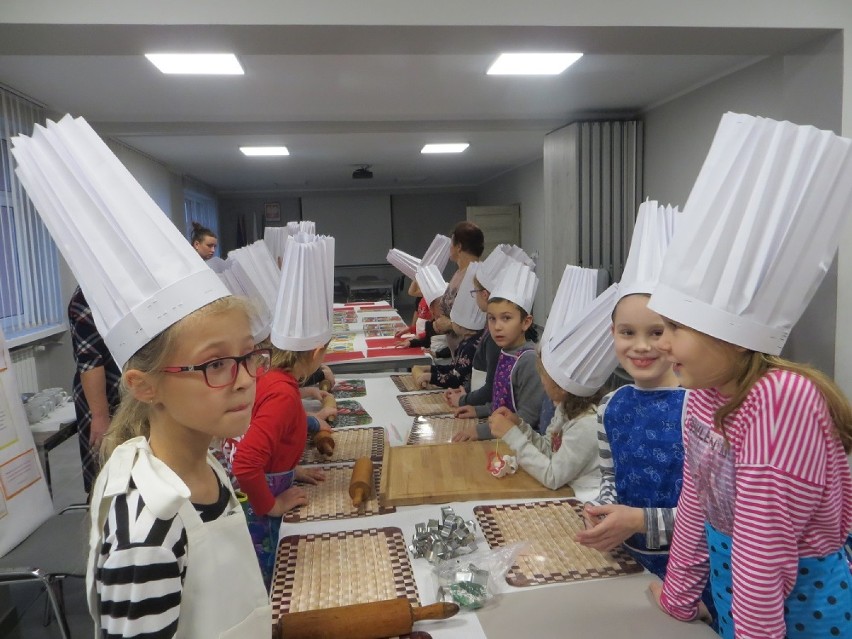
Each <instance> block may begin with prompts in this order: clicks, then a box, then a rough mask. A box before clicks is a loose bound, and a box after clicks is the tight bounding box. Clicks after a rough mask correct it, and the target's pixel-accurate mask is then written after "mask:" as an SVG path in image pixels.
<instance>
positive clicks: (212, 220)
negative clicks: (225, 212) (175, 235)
mask: <svg viewBox="0 0 852 639" xmlns="http://www.w3.org/2000/svg"><path fill="white" fill-rule="evenodd" d="M183 212H184V216H185V218H186V237H187V239H189V240H191V239H192V223H193V222H198V223H199V224H201V226H206V227H207V228H208V229H210V230H211V231H213V234H214V235H215V236H216V237H219V211H218V209H217V207H216V200H214V199H213V198H210V197H207V196H206V195H201V194H200V193H196V192H195V191H190V190H189V189H184V191H183ZM216 254H217V255H218V254H219V249H218V248H217V249H216Z"/></svg>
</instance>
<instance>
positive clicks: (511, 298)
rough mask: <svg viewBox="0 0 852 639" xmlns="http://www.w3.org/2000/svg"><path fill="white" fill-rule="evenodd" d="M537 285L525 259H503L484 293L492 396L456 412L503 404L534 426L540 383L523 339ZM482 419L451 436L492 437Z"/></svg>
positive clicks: (474, 412)
mask: <svg viewBox="0 0 852 639" xmlns="http://www.w3.org/2000/svg"><path fill="white" fill-rule="evenodd" d="M537 288H538V278H537V277H536V274H535V273H534V272H533V271H532V269H530V268H529V267H528V266H526V265H525V264H521V263H520V262H516V261H514V260H511V261H510V262H509V263H507V264H506V266H505V268H504V269H503V271H502V273H501V274H500V276H499V279H498V280H497V282H496V284H495V285H494V288H493V290H492V291H491V292H490V297H489V298H488V314H487V319H488V331H489V333H490V334H491V338H492V339H493V340H494V342H495V344H497V346H499V347H500V356H499V357H498V360H497V365H496V368H495V371H494V381H493V385H492V388H491V401H490V402H489V403H487V404H485V405H483V406H462V407H461V408H459V409H458V410H457V411H456V416H458V417H487V416H488V415H490V414H491V413H492V412H494V411H495V410H497V409H498V408H500V407H502V406H506V407H507V408H508V409H509V410H510V411H512V412H513V413H517V414H518V415H520V416H521V419H523V420H524V421H525V422H526V423H527V424H530V426H532V427H533V428H538V423H539V416H540V409H541V405H542V400H543V398H544V388H543V387H542V385H541V378H540V377H539V375H538V371H537V370H536V367H535V361H536V356H535V344H534V343H533V342H532V341H531V340H529V339H528V337H527V330H528V329H529V328H530V326H532V322H533V316H532V305H533V301H534V300H535V292H536V289H537ZM491 437H492V435H491V431H490V429H489V428H488V424H487V423H481V424H477V425H476V426H475V427H472V428H468V429H465V430H463V431H459V432H458V433H456V435H455V436H454V438H453V441H467V440H472V439H491Z"/></svg>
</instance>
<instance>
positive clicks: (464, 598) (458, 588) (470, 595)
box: [445, 581, 486, 610]
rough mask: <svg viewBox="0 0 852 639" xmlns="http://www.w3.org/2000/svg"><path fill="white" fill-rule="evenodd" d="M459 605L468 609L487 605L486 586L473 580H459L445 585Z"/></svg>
mask: <svg viewBox="0 0 852 639" xmlns="http://www.w3.org/2000/svg"><path fill="white" fill-rule="evenodd" d="M445 588H446V590H447V591H448V592H449V593H450V595H451V596H452V598H453V601H455V602H456V603H457V604H458V605H459V606H461V607H462V608H466V609H468V610H476V609H477V608H482V606H484V605H485V599H486V592H485V586H482V585H480V584H475V583H473V582H472V581H459V582H456V583H453V584H450V585H449V586H445Z"/></svg>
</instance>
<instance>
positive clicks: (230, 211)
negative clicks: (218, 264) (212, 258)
mask: <svg viewBox="0 0 852 639" xmlns="http://www.w3.org/2000/svg"><path fill="white" fill-rule="evenodd" d="M272 202H277V203H278V204H279V205H280V206H281V221H280V222H269V223H268V224H267V226H286V225H287V222H292V221H294V220H298V219H300V211H301V206H300V204H299V198H298V197H294V196H293V195H289V194H282V193H270V194H266V195H257V196H243V197H241V196H224V197H219V255H220V256H221V257H222V258H223V259H224V258H226V257H227V256H228V251H231V250H233V249H235V248H239V246H238V245H237V222H238V220H239V219H240V217H242V218H243V220H244V221H245V225H246V237H247V240H248V241H253V240H255V239H262V238H263V229H264V221H263V216H264V211H265V210H266V209H265V207H266V204H268V203H272ZM318 230H319V231H320V233H321V232H322V229H318ZM255 231H256V234H255Z"/></svg>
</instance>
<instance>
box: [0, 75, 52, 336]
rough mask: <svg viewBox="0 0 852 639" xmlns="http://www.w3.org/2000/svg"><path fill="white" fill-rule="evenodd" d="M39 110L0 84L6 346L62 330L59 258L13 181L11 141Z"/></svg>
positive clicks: (0, 319)
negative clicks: (0, 86)
mask: <svg viewBox="0 0 852 639" xmlns="http://www.w3.org/2000/svg"><path fill="white" fill-rule="evenodd" d="M43 122H44V112H43V111H42V109H41V108H40V107H39V106H38V105H36V104H33V103H32V102H29V101H28V100H25V99H23V98H20V97H18V96H16V95H14V94H12V93H10V92H9V91H6V90H5V89H3V88H0V326H2V329H3V332H4V333H5V335H6V341H7V345H8V346H9V347H10V348H11V347H14V346H19V345H21V344H26V343H28V342H31V341H34V340H36V339H40V338H42V337H46V336H48V335H51V334H54V333H57V332H60V331H62V330H64V329H65V324H66V322H65V313H64V308H63V305H62V299H61V292H60V288H59V257H58V254H57V251H56V245H55V244H54V243H53V240H52V239H51V237H50V235H49V234H48V232H47V229H46V228H45V227H44V224H42V221H41V218H40V217H39V216H38V214H37V213H36V210H35V207H34V206H33V204H32V202H30V200H29V198H28V197H27V196H26V193H25V191H24V189H23V187H22V186H21V184H20V182H18V179H17V176H16V175H15V171H14V166H13V163H12V156H11V154H10V153H9V148H10V146H11V143H10V140H11V138H12V137H14V136H15V135H18V134H19V133H23V134H25V135H31V134H32V132H33V127H34V125H35V124H36V123H43Z"/></svg>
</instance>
